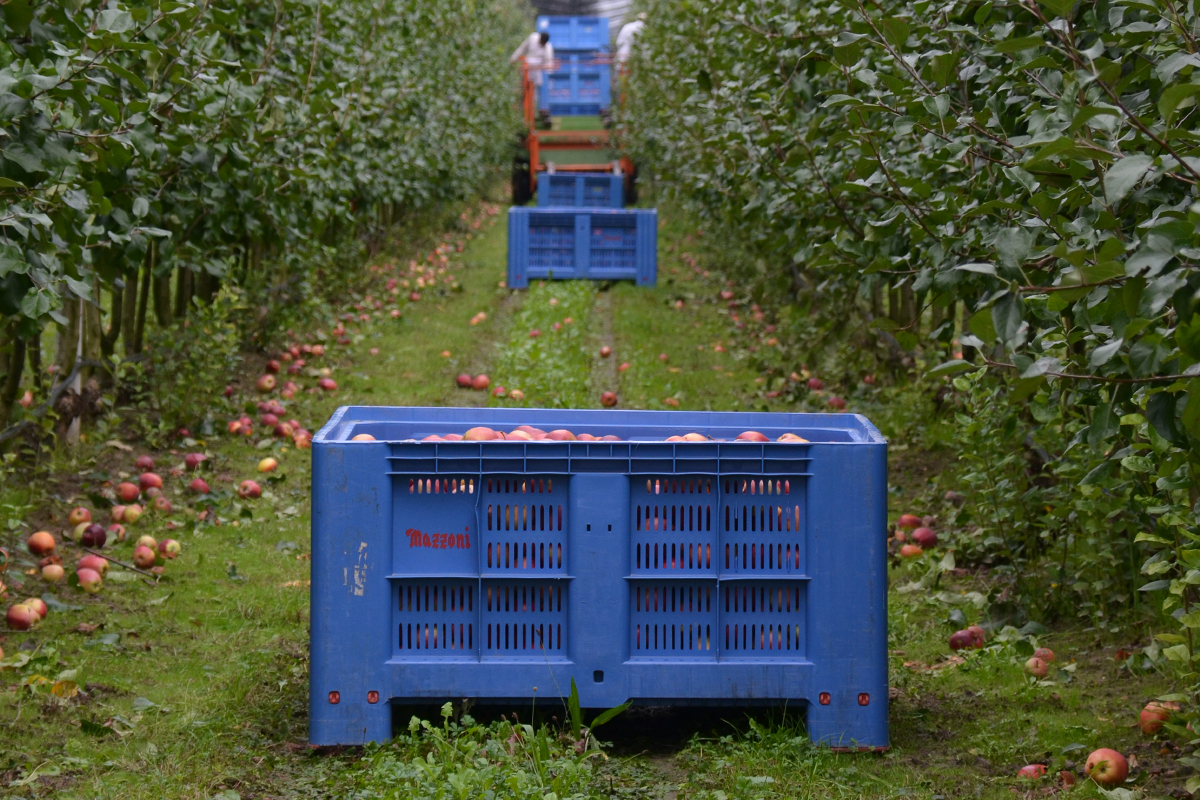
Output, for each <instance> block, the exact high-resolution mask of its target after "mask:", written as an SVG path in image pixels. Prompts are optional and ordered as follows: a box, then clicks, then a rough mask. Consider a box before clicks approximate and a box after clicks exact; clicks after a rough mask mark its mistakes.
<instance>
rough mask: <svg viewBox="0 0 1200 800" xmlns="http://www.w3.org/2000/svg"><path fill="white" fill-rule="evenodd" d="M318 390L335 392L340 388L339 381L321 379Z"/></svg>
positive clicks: (318, 382)
mask: <svg viewBox="0 0 1200 800" xmlns="http://www.w3.org/2000/svg"><path fill="white" fill-rule="evenodd" d="M317 388H318V389H320V390H321V391H323V392H335V391H337V388H338V386H337V381H335V380H334V379H333V378H321V380H319V381H317Z"/></svg>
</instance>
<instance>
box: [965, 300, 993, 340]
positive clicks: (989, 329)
mask: <svg viewBox="0 0 1200 800" xmlns="http://www.w3.org/2000/svg"><path fill="white" fill-rule="evenodd" d="M967 329H968V330H970V331H971V333H973V334H975V335H976V336H978V337H979V338H980V339H982V340H983V341H985V342H988V343H991V342H994V341H996V328H995V327H994V326H993V324H992V310H991V309H990V308H985V309H983V310H982V311H976V312H975V313H974V314H972V315H971V319H970V321H968V322H967Z"/></svg>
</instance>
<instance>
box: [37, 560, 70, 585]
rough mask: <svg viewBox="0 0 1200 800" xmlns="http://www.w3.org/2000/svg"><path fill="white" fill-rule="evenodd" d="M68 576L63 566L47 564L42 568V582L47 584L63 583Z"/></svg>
mask: <svg viewBox="0 0 1200 800" xmlns="http://www.w3.org/2000/svg"><path fill="white" fill-rule="evenodd" d="M66 574H67V573H66V572H65V571H64V570H63V568H62V564H47V565H46V566H44V567H42V580H44V581H45V582H46V583H61V582H62V579H63V578H64V577H66Z"/></svg>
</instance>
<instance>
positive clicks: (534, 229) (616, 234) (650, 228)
mask: <svg viewBox="0 0 1200 800" xmlns="http://www.w3.org/2000/svg"><path fill="white" fill-rule="evenodd" d="M657 248H658V214H657V212H656V211H655V210H654V209H652V208H629V209H624V210H617V209H611V208H572V209H565V208H564V209H543V208H524V207H518V208H511V209H509V211H508V286H509V287H510V288H513V289H520V288H524V287H526V286H528V285H529V281H531V280H541V279H554V280H571V279H586V280H632V281H636V282H637V284H638V286H653V285H654V284H655V282H656V281H657V279H658V252H657Z"/></svg>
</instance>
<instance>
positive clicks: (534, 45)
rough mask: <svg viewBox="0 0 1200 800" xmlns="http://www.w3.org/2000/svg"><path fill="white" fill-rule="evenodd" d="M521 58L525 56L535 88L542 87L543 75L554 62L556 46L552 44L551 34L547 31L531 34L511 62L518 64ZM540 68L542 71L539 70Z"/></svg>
mask: <svg viewBox="0 0 1200 800" xmlns="http://www.w3.org/2000/svg"><path fill="white" fill-rule="evenodd" d="M521 56H525V66H527V67H529V79H530V80H531V81H533V85H534V86H541V85H542V73H543V72H544V71H545V68H546V67H549V66H550V63H551V62H552V61H554V45H552V44H550V34H549V33H546V32H545V31H542V32H541V33H537V32H534V33H531V34H529V37H528V38H527V39H526V40H525V41H523V42H521V46H520V47H518V48H517V50H516V52H514V53H513V54H512V58H510V59H509V61H510V62H511V63H516V62H517V61H518V60H519V59H520V58H521ZM539 67H541V68H542V69H538V68H539Z"/></svg>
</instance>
